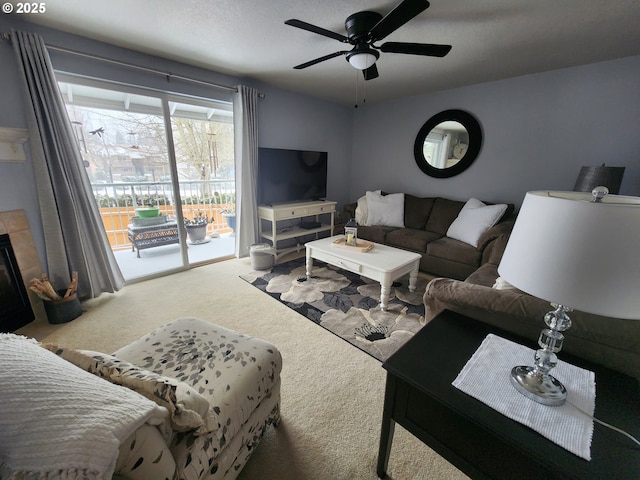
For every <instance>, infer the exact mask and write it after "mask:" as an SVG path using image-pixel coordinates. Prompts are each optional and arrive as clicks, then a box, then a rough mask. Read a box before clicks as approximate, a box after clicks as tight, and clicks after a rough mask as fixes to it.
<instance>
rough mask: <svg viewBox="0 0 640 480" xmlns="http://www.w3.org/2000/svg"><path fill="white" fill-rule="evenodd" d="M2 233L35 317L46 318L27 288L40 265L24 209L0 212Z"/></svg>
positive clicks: (39, 271) (40, 304)
mask: <svg viewBox="0 0 640 480" xmlns="http://www.w3.org/2000/svg"><path fill="white" fill-rule="evenodd" d="M3 234H6V235H8V236H9V239H10V240H11V247H12V248H13V252H14V255H15V259H16V261H17V264H18V270H19V271H20V274H21V276H22V280H23V283H24V285H25V289H26V291H27V292H28V298H29V301H30V303H31V308H32V310H33V312H34V314H35V316H36V319H40V318H44V319H45V320H46V314H45V312H44V307H43V305H42V301H41V300H40V299H38V297H37V296H36V295H35V294H34V293H33V292H31V291H29V290H28V283H29V280H30V279H31V278H33V277H40V274H41V273H42V265H41V263H40V257H39V256H38V252H37V250H36V247H35V244H34V242H33V237H32V236H31V230H30V228H29V223H28V222H27V217H26V215H25V212H24V210H11V211H8V212H0V235H3ZM4 331H6V330H4Z"/></svg>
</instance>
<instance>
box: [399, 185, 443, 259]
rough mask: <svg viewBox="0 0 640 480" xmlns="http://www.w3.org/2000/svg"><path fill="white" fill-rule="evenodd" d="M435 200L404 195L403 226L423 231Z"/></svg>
mask: <svg viewBox="0 0 640 480" xmlns="http://www.w3.org/2000/svg"><path fill="white" fill-rule="evenodd" d="M435 200H436V199H435V198H433V197H427V198H419V197H415V196H413V195H409V194H406V193H405V195H404V226H405V227H406V228H415V229H418V230H424V227H425V226H426V224H427V219H428V218H429V214H430V213H431V209H432V208H433V204H434V202H435ZM423 251H424V250H423Z"/></svg>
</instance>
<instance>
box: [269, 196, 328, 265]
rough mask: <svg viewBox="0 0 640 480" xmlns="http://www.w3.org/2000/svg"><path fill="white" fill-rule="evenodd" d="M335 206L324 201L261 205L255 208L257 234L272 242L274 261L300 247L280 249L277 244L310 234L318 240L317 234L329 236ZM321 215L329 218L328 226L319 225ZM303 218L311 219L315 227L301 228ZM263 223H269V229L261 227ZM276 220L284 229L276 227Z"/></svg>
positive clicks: (300, 247)
mask: <svg viewBox="0 0 640 480" xmlns="http://www.w3.org/2000/svg"><path fill="white" fill-rule="evenodd" d="M336 204H337V202H332V201H329V200H326V201H313V202H311V201H309V202H300V203H286V204H285V203H283V204H280V205H273V206H260V207H258V225H259V232H258V235H259V236H260V237H261V238H264V239H266V240H269V241H270V242H271V245H272V246H273V248H274V249H275V250H276V260H277V259H278V258H279V257H281V256H282V255H286V254H288V253H291V252H296V251H300V250H301V249H302V248H303V246H302V245H300V244H298V245H296V246H294V247H289V248H279V247H278V242H280V241H282V240H289V239H292V238H293V239H296V238H298V237H304V236H306V235H311V234H315V236H316V239H317V238H318V234H319V233H323V232H327V233H328V234H329V235H331V236H332V235H333V226H334V225H333V224H334V216H335V213H336ZM321 215H326V216H328V217H329V218H328V220H329V223H321V221H320V220H321V217H320V216H321ZM305 217H311V218H313V219H314V220H315V222H317V225H316V226H313V227H311V228H302V227H301V226H300V225H301V220H302V219H304V218H305ZM263 221H264V222H265V223H269V224H270V228H269V229H268V230H266V229H264V228H263ZM279 221H286V222H287V223H288V225H287V227H285V228H282V229H281V228H278V222H279Z"/></svg>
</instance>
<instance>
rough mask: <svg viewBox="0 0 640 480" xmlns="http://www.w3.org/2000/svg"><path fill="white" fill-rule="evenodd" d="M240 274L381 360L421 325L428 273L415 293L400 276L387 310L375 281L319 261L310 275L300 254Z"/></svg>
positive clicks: (421, 276)
mask: <svg viewBox="0 0 640 480" xmlns="http://www.w3.org/2000/svg"><path fill="white" fill-rule="evenodd" d="M240 278H242V279H243V280H245V281H247V282H249V283H250V284H251V285H253V286H254V287H256V288H258V289H259V290H262V291H263V292H265V293H266V294H268V295H270V296H271V297H273V298H275V299H276V300H278V301H280V302H282V303H283V304H285V305H286V306H287V307H289V308H291V309H293V310H295V311H296V312H298V313H299V314H301V315H302V316H304V317H306V318H307V319H309V320H311V321H312V322H314V323H316V324H318V325H320V326H321V327H323V328H325V329H327V330H329V331H330V332H332V333H334V334H336V335H338V336H339V337H341V338H343V339H344V340H346V341H347V342H349V343H351V344H352V345H354V346H355V347H357V348H359V349H361V350H363V351H364V352H366V353H368V354H369V355H371V356H373V357H374V358H376V359H378V360H380V361H381V362H384V361H385V360H386V359H387V358H389V356H391V354H393V353H394V352H395V351H396V350H397V349H398V348H400V347H401V346H402V345H404V343H405V342H407V340H409V339H410V338H411V337H412V336H413V335H414V334H415V333H416V332H417V331H418V330H420V329H421V328H422V327H423V326H424V323H425V320H424V303H423V302H422V296H423V295H424V291H425V288H426V285H427V282H428V281H429V280H430V279H431V278H432V277H428V276H425V275H419V276H418V282H417V288H416V291H415V292H410V291H409V277H408V276H406V277H405V278H401V279H399V281H398V282H395V283H394V284H393V287H392V288H391V295H390V298H389V305H388V307H387V310H386V311H382V310H381V309H380V284H379V283H378V282H374V281H373V280H369V279H367V278H364V277H361V276H360V275H357V274H355V273H351V272H348V271H346V270H342V269H340V268H337V267H334V266H332V265H328V264H326V263H323V262H319V261H314V264H313V274H312V276H311V278H309V279H307V277H306V267H305V260H304V259H296V260H292V261H289V262H287V263H283V264H281V265H276V266H274V267H273V268H272V269H271V270H269V271H253V272H251V273H248V274H246V275H241V276H240Z"/></svg>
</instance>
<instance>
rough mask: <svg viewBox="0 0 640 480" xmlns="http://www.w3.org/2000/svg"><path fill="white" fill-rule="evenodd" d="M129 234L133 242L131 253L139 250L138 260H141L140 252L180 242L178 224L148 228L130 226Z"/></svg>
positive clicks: (169, 223)
mask: <svg viewBox="0 0 640 480" xmlns="http://www.w3.org/2000/svg"><path fill="white" fill-rule="evenodd" d="M128 234H129V241H130V242H131V251H132V252H133V251H136V250H137V252H138V258H140V250H144V249H145V248H153V247H159V246H160V245H170V244H172V243H178V242H179V238H178V222H167V223H161V224H159V225H152V226H148V227H136V226H133V225H132V224H129V226H128Z"/></svg>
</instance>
